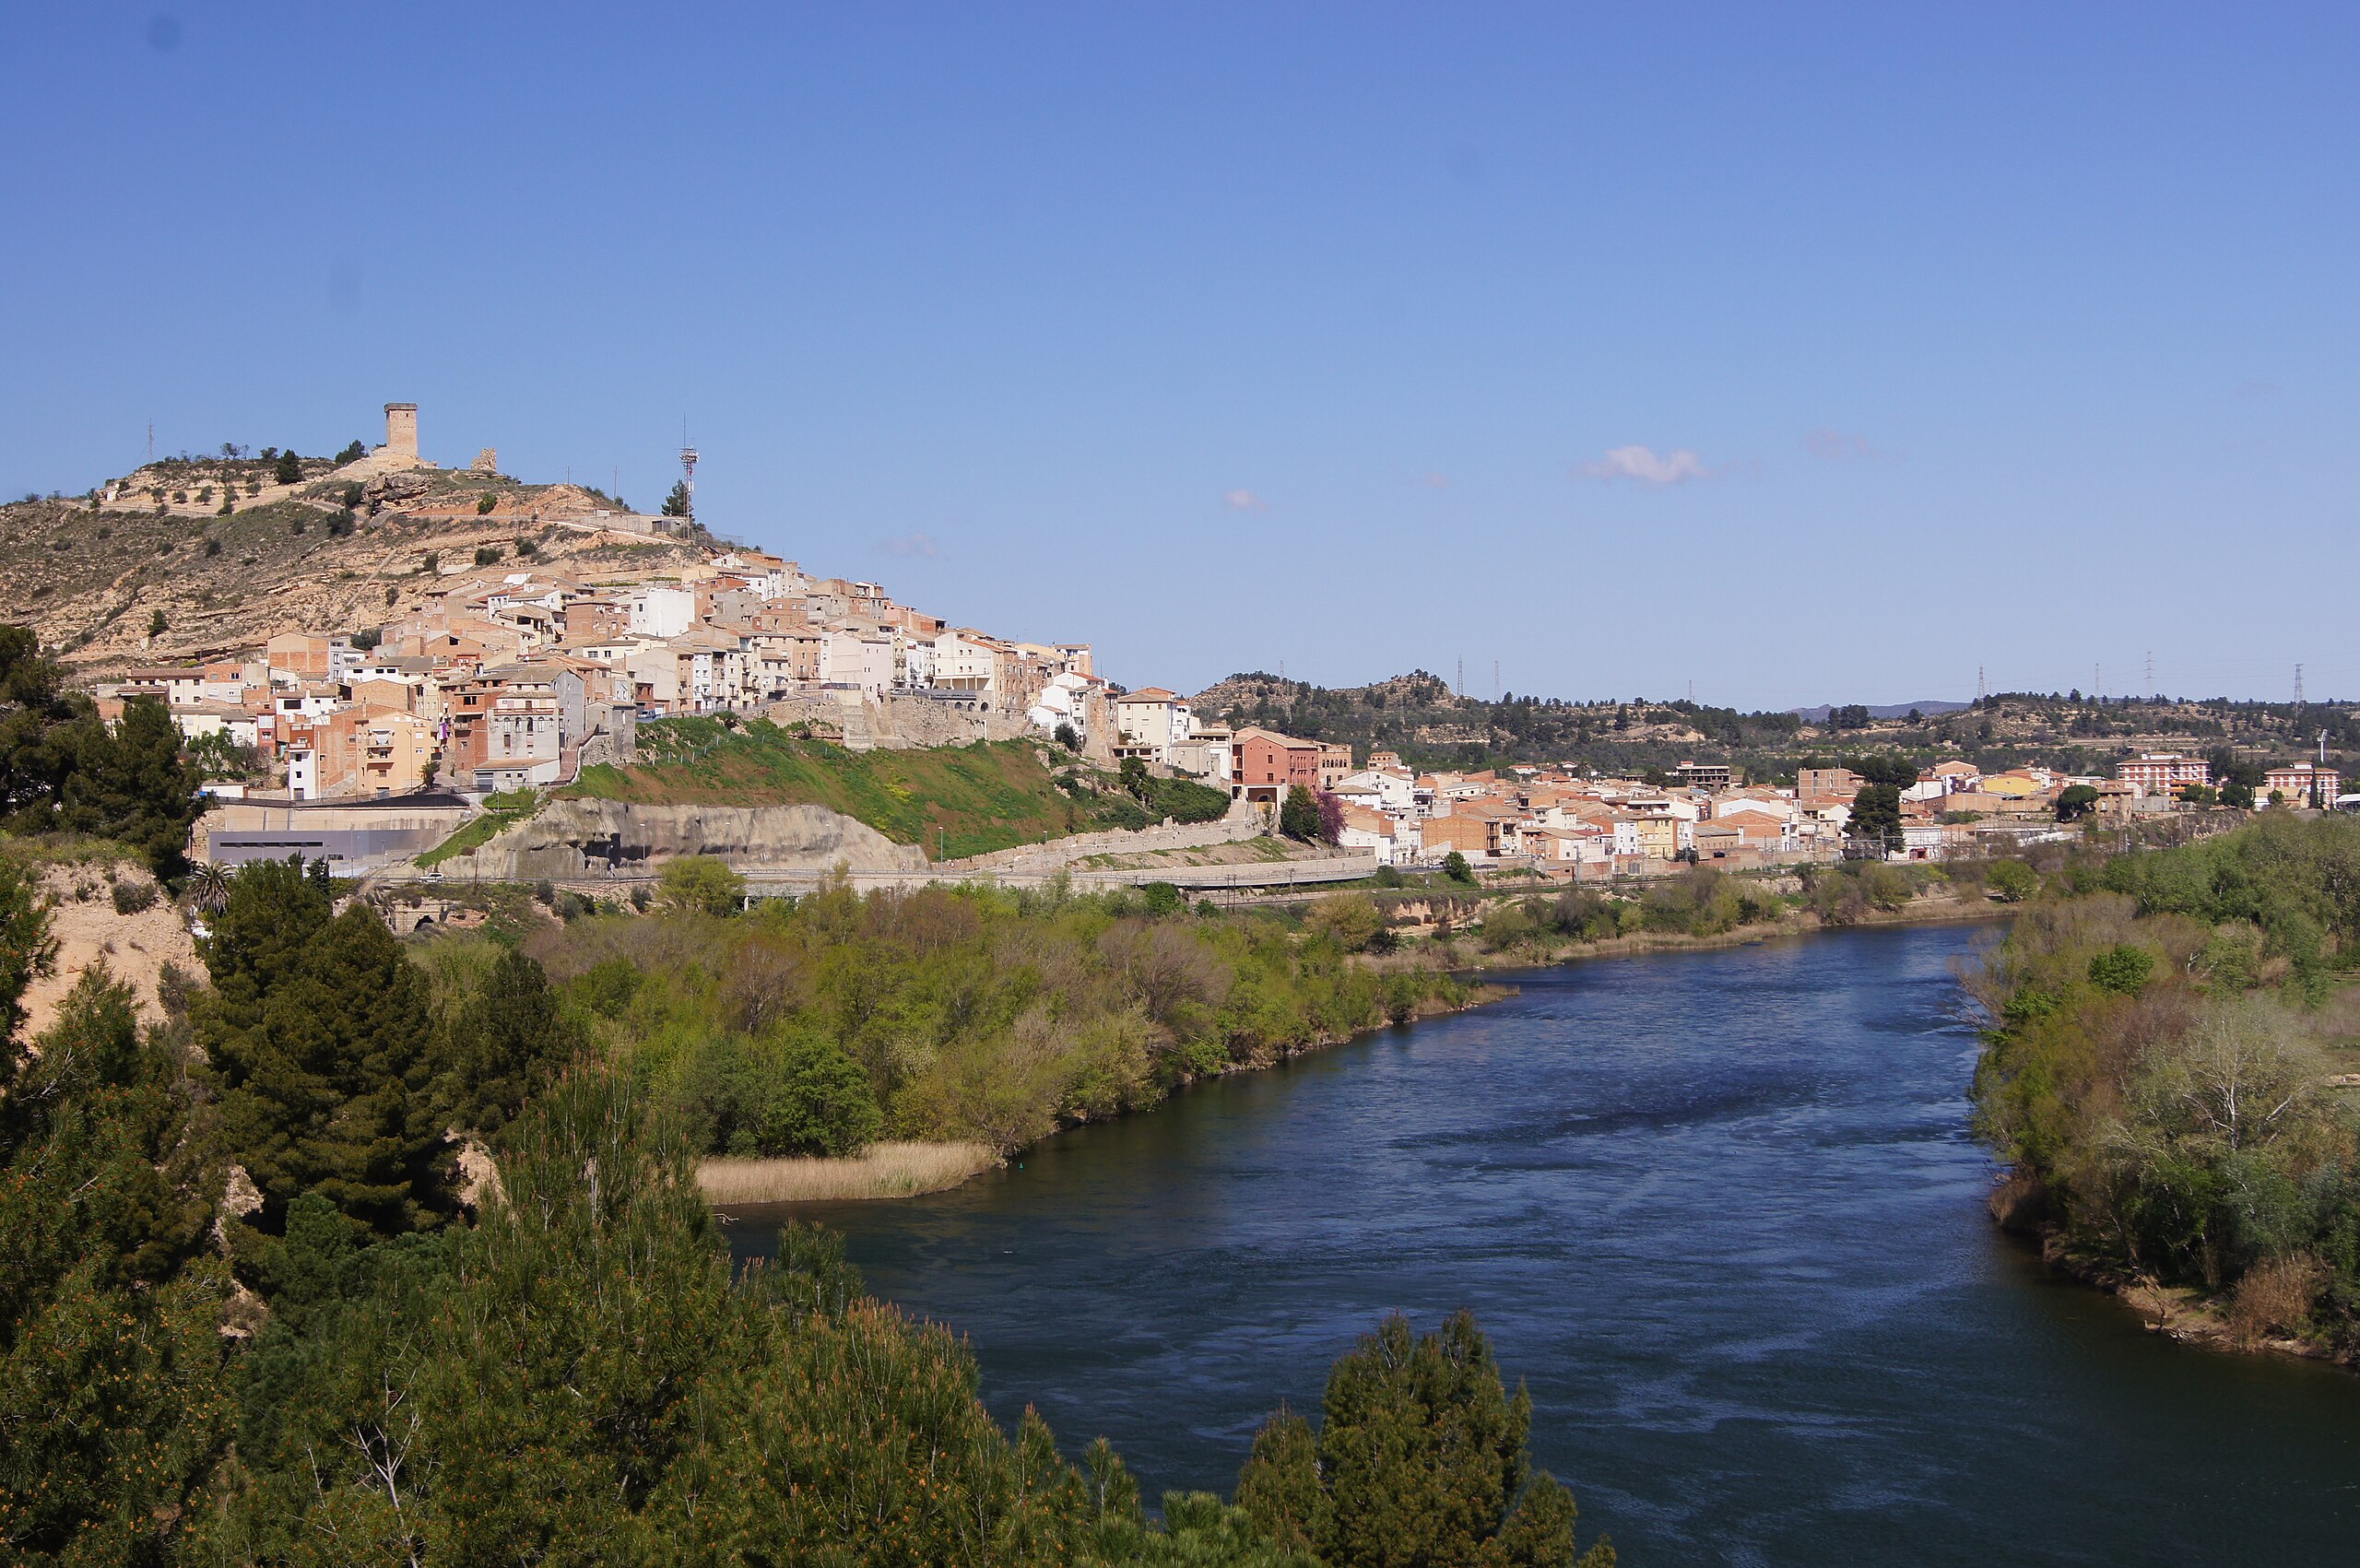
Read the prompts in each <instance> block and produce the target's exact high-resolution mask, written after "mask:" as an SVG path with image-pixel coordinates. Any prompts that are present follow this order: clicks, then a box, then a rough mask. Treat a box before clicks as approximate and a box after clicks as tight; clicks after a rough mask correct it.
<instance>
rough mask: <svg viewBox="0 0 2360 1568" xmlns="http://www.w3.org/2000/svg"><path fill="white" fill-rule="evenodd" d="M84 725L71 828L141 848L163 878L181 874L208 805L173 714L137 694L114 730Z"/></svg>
mask: <svg viewBox="0 0 2360 1568" xmlns="http://www.w3.org/2000/svg"><path fill="white" fill-rule="evenodd" d="M77 727H79V728H80V729H81V732H82V733H81V736H80V737H79V738H80V748H79V750H80V755H79V759H78V762H77V767H76V768H75V770H74V772H73V774H72V776H71V777H69V778H68V779H67V780H66V781H65V790H64V792H63V793H64V811H63V813H62V815H63V817H64V820H65V825H66V826H68V827H70V828H73V829H75V830H77V831H81V832H88V833H97V834H100V835H102V836H104V837H106V838H111V839H113V840H115V841H117V842H118V843H125V844H128V845H130V846H131V847H132V848H134V849H136V850H138V851H140V853H142V854H143V855H146V856H147V857H148V868H149V869H150V870H152V871H154V872H155V873H156V875H157V876H159V877H168V876H177V875H179V874H180V872H181V871H182V870H183V869H185V868H186V867H187V864H188V861H187V856H186V851H187V848H188V831H189V827H190V824H192V823H194V822H195V820H196V818H197V813H198V811H199V810H200V809H201V806H202V803H201V802H200V801H199V799H198V797H197V793H196V782H197V781H196V770H195V769H194V768H192V767H191V766H189V764H188V763H187V762H185V761H183V760H182V757H181V733H180V729H179V727H178V726H177V725H174V724H173V723H172V718H171V713H170V712H168V711H167V710H166V708H165V707H164V705H163V703H161V702H159V701H157V700H156V699H155V698H153V697H135V698H133V699H132V700H131V701H128V702H125V703H124V708H123V718H122V719H121V721H120V722H118V723H117V725H115V729H114V733H113V734H112V735H110V734H108V733H107V731H106V730H105V728H104V727H103V726H101V725H99V724H98V723H97V722H96V721H95V720H92V721H89V722H87V723H86V724H84V725H80V726H77Z"/></svg>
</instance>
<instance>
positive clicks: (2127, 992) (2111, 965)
mask: <svg viewBox="0 0 2360 1568" xmlns="http://www.w3.org/2000/svg"><path fill="white" fill-rule="evenodd" d="M2089 973H2090V984H2093V985H2095V986H2097V987H2099V988H2100V989H2101V990H2106V991H2112V992H2114V993H2115V994H2116V995H2117V996H2137V995H2138V994H2139V993H2140V992H2141V991H2142V990H2143V989H2144V988H2145V987H2146V984H2147V981H2148V979H2149V977H2150V976H2152V975H2153V973H2155V955H2154V954H2153V953H2151V952H2149V951H2148V950H2147V949H2144V948H2137V947H2132V946H2131V945H2130V944H2129V943H2127V942H2118V943H2116V944H2115V945H2114V946H2113V947H2110V948H2108V949H2106V951H2104V952H2102V953H2099V954H2097V955H2096V956H2095V957H2094V958H2092V959H2091V960H2090V970H2089Z"/></svg>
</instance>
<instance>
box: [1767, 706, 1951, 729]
mask: <svg viewBox="0 0 2360 1568" xmlns="http://www.w3.org/2000/svg"><path fill="white" fill-rule="evenodd" d="M1850 705H1851V706H1858V708H1859V710H1860V712H1862V713H1866V714H1867V715H1868V716H1869V717H1870V718H1872V719H1901V718H1907V717H1908V716H1909V715H1910V714H1912V713H1918V714H1922V715H1924V716H1926V717H1929V718H1935V717H1939V716H1941V714H1943V713H1959V712H1961V711H1963V710H1965V709H1966V708H1970V707H1972V706H1974V704H1973V703H1971V702H1946V701H1940V700H1933V701H1924V702H1871V703H1867V704H1850ZM1846 706H1847V704H1845V703H1841V702H1822V703H1821V704H1820V705H1819V706H1818V707H1816V708H1790V709H1788V713H1793V714H1794V715H1795V717H1797V718H1799V719H1800V720H1802V722H1803V723H1805V724H1807V725H1823V724H1825V723H1826V722H1827V721H1828V718H1829V716H1830V715H1832V714H1834V713H1836V712H1837V711H1839V710H1840V709H1842V708H1844V707H1846Z"/></svg>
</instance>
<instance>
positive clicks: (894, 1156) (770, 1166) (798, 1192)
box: [697, 1143, 999, 1203]
mask: <svg viewBox="0 0 2360 1568" xmlns="http://www.w3.org/2000/svg"><path fill="white" fill-rule="evenodd" d="M998 1163H999V1156H998V1155H997V1154H996V1153H994V1152H993V1150H992V1148H991V1146H990V1145H989V1144H985V1143H872V1144H870V1145H869V1146H868V1148H867V1149H864V1150H863V1151H862V1152H860V1153H858V1154H853V1155H846V1156H844V1157H842V1158H839V1159H816V1158H800V1159H785V1160H705V1161H700V1162H699V1163H698V1165H697V1185H698V1186H700V1187H702V1189H703V1191H704V1196H705V1201H707V1202H708V1203H819V1202H825V1201H830V1200H833V1199H838V1198H853V1197H917V1196H918V1195H919V1194H920V1193H929V1192H940V1191H941V1190H942V1189H943V1188H945V1187H955V1186H957V1185H959V1184H960V1183H961V1182H963V1181H965V1180H966V1179H967V1178H968V1177H970V1176H972V1175H974V1174H975V1173H977V1172H980V1171H986V1170H989V1169H990V1168H991V1167H992V1166H994V1165H997V1164H998Z"/></svg>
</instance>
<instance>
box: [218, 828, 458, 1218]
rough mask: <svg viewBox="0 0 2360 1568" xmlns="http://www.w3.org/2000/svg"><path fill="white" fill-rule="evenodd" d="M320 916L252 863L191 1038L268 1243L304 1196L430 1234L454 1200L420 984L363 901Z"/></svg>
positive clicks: (309, 900)
mask: <svg viewBox="0 0 2360 1568" xmlns="http://www.w3.org/2000/svg"><path fill="white" fill-rule="evenodd" d="M328 907H329V904H328V899H327V896H326V894H325V892H324V891H322V890H320V889H319V888H318V887H316V886H314V885H313V882H312V881H311V879H310V878H307V877H305V876H304V875H303V874H302V873H301V871H300V870H299V869H298V868H297V867H296V866H295V865H294V864H293V863H292V862H291V861H290V862H288V863H285V864H278V863H272V862H264V863H260V864H257V865H254V866H250V867H246V868H245V869H244V870H242V871H241V872H240V873H239V875H238V876H237V878H235V879H234V880H233V881H232V883H231V885H230V907H229V908H228V910H226V911H225V912H224V913H223V915H222V918H221V921H220V925H219V928H218V930H217V931H216V932H215V934H214V936H213V937H212V938H211V939H210V940H209V941H208V942H207V949H206V959H207V963H208V965H210V966H211V967H212V971H213V978H214V994H213V996H210V997H208V998H207V1001H206V1004H205V1006H204V1007H203V1008H202V1009H201V1012H200V1016H199V1019H198V1031H199V1038H200V1039H201V1040H202V1041H203V1042H204V1043H205V1046H206V1050H207V1055H208V1056H209V1057H210V1059H211V1061H212V1063H213V1066H214V1067H215V1070H216V1071H217V1072H218V1074H219V1076H220V1079H221V1082H222V1094H221V1102H220V1106H221V1125H222V1131H223V1135H224V1138H225V1139H226V1141H227V1145H228V1149H229V1152H230V1158H231V1159H233V1160H235V1161H237V1162H238V1163H239V1164H241V1165H242V1166H243V1167H245V1170H246V1173H247V1174H248V1175H249V1176H250V1177H251V1178H252V1179H253V1181H254V1185H255V1186H256V1187H257V1188H258V1189H259V1190H260V1191H261V1193H262V1197H263V1207H262V1208H261V1210H260V1212H259V1213H258V1214H257V1215H255V1216H254V1220H255V1221H256V1225H257V1228H258V1229H259V1230H260V1231H261V1232H264V1233H266V1234H269V1233H276V1232H278V1231H280V1230H281V1229H282V1228H283V1227H284V1225H285V1223H286V1216H287V1208H288V1205H289V1203H291V1202H292V1201H293V1200H294V1199H295V1198H296V1197H299V1196H301V1195H302V1194H304V1193H307V1192H317V1193H319V1194H320V1195H321V1196H323V1197H325V1198H327V1199H328V1201H329V1202H331V1203H333V1204H335V1205H336V1208H338V1209H339V1210H340V1211H341V1212H342V1213H343V1214H344V1215H345V1216H346V1217H347V1218H348V1220H352V1221H354V1222H355V1223H356V1224H357V1225H360V1226H362V1227H365V1228H366V1229H367V1230H369V1231H371V1232H375V1233H377V1234H379V1235H398V1234H401V1233H403V1232H408V1231H414V1230H421V1229H431V1228H432V1227H434V1226H436V1225H438V1224H440V1223H441V1222H442V1221H443V1219H444V1218H445V1217H447V1216H448V1215H449V1213H450V1212H451V1210H452V1208H453V1197H452V1185H451V1172H450V1169H449V1161H448V1159H447V1158H446V1150H445V1149H444V1142H445V1139H444V1138H443V1126H442V1125H441V1119H440V1118H439V1117H438V1116H437V1115H436V1114H434V1113H435V1108H436V1107H435V1101H436V1099H437V1096H436V1095H435V1093H434V1087H435V1086H434V1082H433V1067H434V1061H435V1057H436V1055H437V1053H436V1051H435V1030H434V1022H433V1018H432V1014H431V1010H430V1008H429V1006H428V996H427V983H426V977H425V976H424V975H423V974H422V973H419V970H418V968H417V966H416V965H414V964H412V963H411V962H410V961H408V959H407V957H405V956H404V954H403V952H402V950H401V946H400V944H399V943H397V942H395V940H394V937H393V934H392V933H391V932H389V931H387V930H386V929H385V926H384V922H383V921H381V920H380V919H378V918H377V916H376V914H374V913H373V912H372V911H371V910H370V909H368V908H367V907H366V906H365V905H362V904H359V903H356V904H354V905H353V906H352V907H350V908H348V909H347V910H346V911H345V913H344V914H341V915H338V916H336V918H335V919H333V920H328V919H326V918H325V915H326V912H327V909H328ZM247 1256H253V1254H252V1252H251V1250H250V1252H249V1254H248V1255H247Z"/></svg>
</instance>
